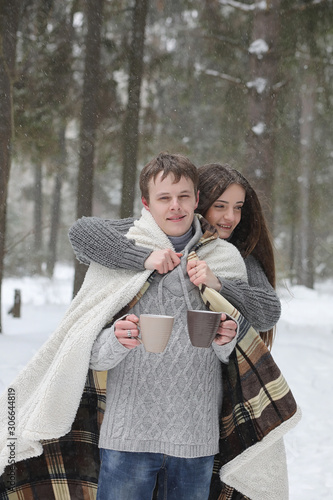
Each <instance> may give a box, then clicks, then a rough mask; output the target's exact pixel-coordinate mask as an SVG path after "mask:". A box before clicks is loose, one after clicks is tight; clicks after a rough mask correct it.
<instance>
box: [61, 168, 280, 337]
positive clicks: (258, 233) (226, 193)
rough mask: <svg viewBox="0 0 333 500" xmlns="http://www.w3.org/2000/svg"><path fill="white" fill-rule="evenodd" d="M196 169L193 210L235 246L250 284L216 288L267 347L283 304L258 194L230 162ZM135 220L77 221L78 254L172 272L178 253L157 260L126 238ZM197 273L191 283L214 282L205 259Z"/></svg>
mask: <svg viewBox="0 0 333 500" xmlns="http://www.w3.org/2000/svg"><path fill="white" fill-rule="evenodd" d="M198 171H199V191H200V199H199V205H198V209H197V212H198V213H199V214H201V215H203V216H204V217H205V218H206V219H207V221H208V222H209V223H210V224H211V225H213V226H214V227H215V228H216V229H217V231H218V233H219V236H220V238H223V239H227V240H228V241H230V242H231V243H232V244H234V245H235V246H236V247H237V248H238V250H239V251H240V253H241V254H242V256H243V258H244V260H245V264H246V268H247V274H248V283H245V282H243V281H239V280H223V281H222V282H218V283H216V285H215V286H214V288H215V289H217V290H218V291H219V292H220V293H221V294H222V295H223V296H224V297H225V298H226V299H227V300H228V301H229V302H231V303H232V304H233V305H234V306H235V307H236V308H237V309H238V310H239V311H240V312H241V313H242V314H243V316H244V317H245V318H246V319H247V320H248V321H249V323H250V324H251V325H252V326H253V327H254V328H255V329H256V330H258V331H260V332H261V336H262V338H263V340H264V341H265V343H266V345H268V346H269V347H271V346H272V341H273V327H274V326H275V324H276V323H277V321H278V319H279V317H280V314H281V305H280V301H279V299H278V297H277V294H276V292H275V289H274V287H275V265H274V254H273V246H272V243H271V237H270V234H269V231H268V228H267V225H266V223H265V219H264V215H263V212H262V209H261V206H260V202H259V200H258V197H257V195H256V193H255V191H254V189H253V188H252V187H251V185H250V184H249V182H248V181H247V180H246V179H245V178H244V176H243V175H242V174H241V173H240V172H238V171H237V170H236V169H233V168H231V167H230V166H229V165H220V164H218V163H213V164H207V165H203V166H201V167H199V169H198ZM133 222H134V219H133V218H129V219H123V220H118V221H117V220H115V221H112V220H104V219H99V218H96V217H90V218H88V217H83V218H82V219H79V220H78V221H77V222H76V223H75V224H74V225H73V226H72V227H71V228H70V231H69V238H70V242H71V244H72V247H73V250H74V252H75V254H76V257H77V258H78V259H79V260H80V261H81V262H83V263H85V264H89V263H90V262H91V261H95V262H97V263H99V264H101V265H104V266H107V267H109V268H117V267H118V268H119V267H122V268H129V269H139V270H141V269H144V268H146V269H157V270H158V271H159V272H167V271H168V270H172V269H173V267H175V266H176V265H177V264H178V263H179V255H180V254H177V253H174V252H172V253H171V254H170V252H166V253H165V254H164V256H162V255H159V257H160V259H161V261H160V263H159V264H158V263H156V262H157V261H156V259H155V260H154V259H153V254H152V252H151V251H150V250H148V249H146V248H143V247H138V246H136V245H135V244H134V242H133V241H131V240H128V239H127V238H126V237H125V234H126V233H127V231H128V230H129V228H130V227H131V226H132V225H133ZM177 250H178V251H179V249H176V251H177ZM153 253H154V252H153ZM165 259H167V262H168V264H167V265H166V264H165V262H166V260H165ZM152 261H154V263H153V264H152ZM149 266H151V267H149ZM200 272H201V277H200V279H201V281H200V279H197V278H196V277H195V271H194V269H193V270H192V269H190V270H189V275H190V279H191V281H193V283H194V284H196V285H198V284H199V282H201V283H205V284H206V285H208V286H213V282H212V280H213V279H214V277H212V276H210V275H209V272H210V270H209V268H207V266H206V265H205V263H204V262H202V263H200ZM205 279H206V280H207V279H209V282H207V281H205Z"/></svg>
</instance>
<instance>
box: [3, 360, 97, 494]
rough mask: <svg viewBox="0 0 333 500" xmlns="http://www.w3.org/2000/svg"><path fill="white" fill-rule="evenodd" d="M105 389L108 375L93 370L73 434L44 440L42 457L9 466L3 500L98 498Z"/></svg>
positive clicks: (4, 484) (88, 378) (6, 472)
mask: <svg viewBox="0 0 333 500" xmlns="http://www.w3.org/2000/svg"><path fill="white" fill-rule="evenodd" d="M105 389H106V372H95V371H93V370H89V372H88V376H87V381H86V385H85V389H84V392H83V395H82V398H81V403H80V406H79V409H78V412H77V414H76V418H75V420H74V423H73V426H72V429H71V431H70V432H69V433H68V434H66V436H63V437H61V438H60V439H55V440H49V441H44V442H43V443H42V444H43V454H42V455H40V456H38V457H34V458H30V459H29V460H23V461H22V462H18V463H16V464H14V465H13V466H12V465H11V466H7V468H6V469H5V471H4V473H3V475H2V476H1V480H0V499H1V500H70V499H75V500H94V499H95V498H96V491H97V482H98V473H99V450H98V435H99V428H100V425H101V423H102V418H103V413H104V408H105V392H106V391H105ZM13 480H14V481H13Z"/></svg>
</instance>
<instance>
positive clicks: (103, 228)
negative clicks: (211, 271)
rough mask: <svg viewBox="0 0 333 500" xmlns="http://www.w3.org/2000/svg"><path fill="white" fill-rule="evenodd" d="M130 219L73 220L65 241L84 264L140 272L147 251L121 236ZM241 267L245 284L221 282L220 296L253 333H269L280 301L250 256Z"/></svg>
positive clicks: (94, 218)
mask: <svg viewBox="0 0 333 500" xmlns="http://www.w3.org/2000/svg"><path fill="white" fill-rule="evenodd" d="M134 220H135V219H133V218H128V219H121V220H110V219H100V218H98V217H82V218H81V219H79V220H78V221H76V222H75V223H74V224H73V225H72V227H71V228H70V230H69V239H70V242H71V245H72V247H73V250H74V252H75V255H76V257H77V259H78V260H79V261H81V262H83V263H84V264H89V263H90V262H91V261H93V262H97V263H98V264H101V265H104V266H106V267H109V268H111V269H115V268H124V269H138V270H142V269H144V262H145V260H146V259H147V257H149V255H150V254H151V250H149V249H147V248H144V247H139V246H137V245H135V243H134V241H132V240H129V239H127V238H126V237H125V234H126V233H127V231H128V230H129V229H130V227H131V226H132V225H133V222H134ZM245 265H246V269H247V275H248V283H245V282H243V281H240V280H226V279H223V280H222V288H221V290H220V293H221V294H222V295H223V296H224V297H225V298H226V299H227V300H229V302H231V303H232V304H233V305H234V306H235V307H236V308H237V309H238V310H239V311H240V312H241V313H242V314H243V316H245V318H246V319H247V320H248V321H249V322H250V323H251V325H252V326H253V327H254V328H255V329H256V330H258V331H266V330H269V329H270V328H272V327H273V326H274V325H275V324H276V323H277V322H278V320H279V318H280V315H281V304H280V300H279V298H278V296H277V294H276V291H275V290H274V288H273V287H272V286H271V284H270V283H269V281H268V279H267V277H266V275H265V273H264V271H263V269H262V267H261V265H260V263H259V262H258V261H257V260H256V259H255V258H254V257H253V256H251V255H250V256H249V257H247V258H246V259H245Z"/></svg>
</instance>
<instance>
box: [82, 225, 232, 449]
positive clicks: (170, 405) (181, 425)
mask: <svg viewBox="0 0 333 500" xmlns="http://www.w3.org/2000/svg"><path fill="white" fill-rule="evenodd" d="M194 227H195V234H194V236H193V237H192V238H191V239H190V241H189V243H188V244H187V246H186V248H185V249H184V256H183V257H182V259H181V264H180V265H179V266H177V267H176V268H175V269H174V270H173V271H171V272H169V273H167V274H166V275H163V276H162V275H159V274H157V275H156V276H155V277H154V280H153V282H152V283H151V285H150V287H149V289H148V291H147V292H146V293H145V294H144V295H143V297H142V298H141V299H140V301H139V302H138V303H137V304H136V305H135V306H134V308H133V309H132V310H131V311H130V312H132V313H134V314H136V315H137V316H138V317H139V316H140V314H142V313H151V314H167V315H171V316H174V318H175V320H174V326H173V330H172V334H171V338H170V340H169V343H168V345H167V347H166V349H165V351H164V352H163V353H161V354H153V353H148V352H146V351H145V348H144V346H143V345H141V346H139V347H137V348H135V349H133V350H128V349H126V348H125V347H123V346H122V345H121V344H120V343H119V342H118V340H117V338H116V337H115V335H114V330H113V327H111V328H108V329H105V330H103V331H102V332H101V334H100V335H99V336H98V338H97V340H96V342H95V344H94V346H93V349H92V356H91V365H90V366H91V368H93V369H95V370H109V371H108V381H107V398H106V410H105V415H104V419H103V424H102V427H101V433H100V440H99V446H100V447H102V448H108V449H113V450H118V451H127V452H151V453H164V454H167V455H172V456H177V457H184V458H195V457H200V456H208V455H215V454H216V453H217V452H218V442H219V415H220V411H221V405H222V374H221V363H220V362H221V361H222V362H224V363H227V362H228V357H229V354H230V353H231V352H232V350H233V348H234V346H235V344H236V338H235V339H234V340H233V341H232V342H230V343H229V344H226V345H224V346H218V345H217V344H216V343H213V344H212V346H211V347H210V348H208V349H206V348H197V347H193V346H192V344H191V342H190V340H189V336H188V333H187V321H186V312H187V310H188V309H197V310H205V306H204V304H203V301H202V299H201V297H200V294H199V291H198V288H197V287H196V286H195V285H193V284H192V283H191V282H190V280H189V278H188V275H187V272H186V262H187V255H188V252H189V251H190V250H191V249H192V247H193V245H194V244H195V243H196V242H197V241H198V240H199V238H200V237H201V236H202V232H201V229H200V224H199V222H198V220H197V219H195V221H194ZM231 265H233V264H232V263H231Z"/></svg>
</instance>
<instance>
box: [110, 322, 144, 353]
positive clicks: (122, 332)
mask: <svg viewBox="0 0 333 500" xmlns="http://www.w3.org/2000/svg"><path fill="white" fill-rule="evenodd" d="M138 323H139V318H138V317H137V316H135V314H129V315H128V316H126V318H125V319H120V320H119V321H116V323H115V327H114V334H115V336H116V337H117V339H118V341H119V342H120V343H121V344H122V345H123V346H124V347H126V348H127V349H134V347H137V346H138V345H140V344H141V340H140V339H139V338H138V335H139V329H138Z"/></svg>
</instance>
